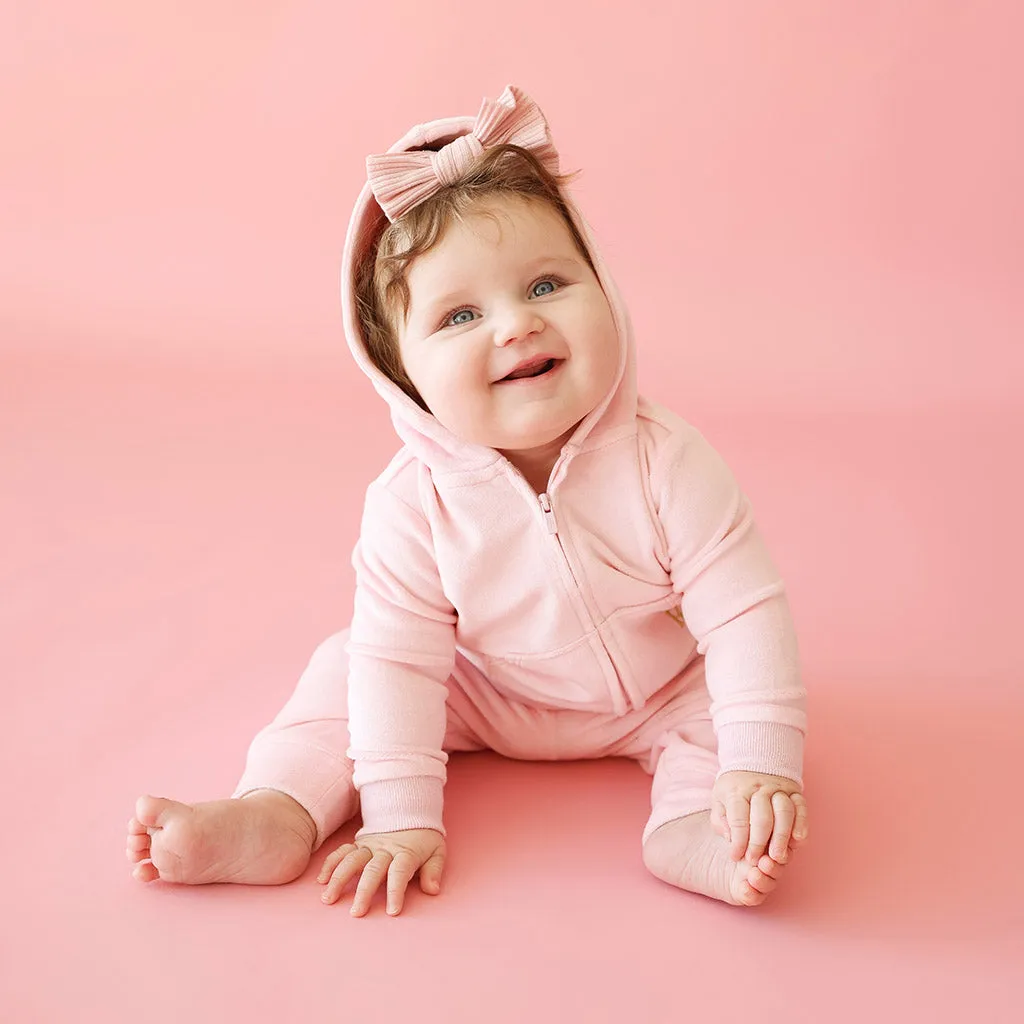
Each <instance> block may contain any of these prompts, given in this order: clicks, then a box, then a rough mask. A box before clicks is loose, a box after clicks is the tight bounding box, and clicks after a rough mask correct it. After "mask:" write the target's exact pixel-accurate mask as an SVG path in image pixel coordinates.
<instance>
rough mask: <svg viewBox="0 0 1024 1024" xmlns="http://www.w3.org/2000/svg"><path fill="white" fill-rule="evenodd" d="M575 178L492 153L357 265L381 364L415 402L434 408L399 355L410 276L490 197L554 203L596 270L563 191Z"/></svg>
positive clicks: (374, 354) (529, 159)
mask: <svg viewBox="0 0 1024 1024" xmlns="http://www.w3.org/2000/svg"><path fill="white" fill-rule="evenodd" d="M574 177H575V174H559V175H553V174H551V173H550V172H549V171H548V170H547V169H546V168H545V167H544V166H543V164H541V162H540V161H539V160H538V159H537V158H536V157H535V156H534V155H533V153H531V152H530V151H529V150H527V149H523V148H522V147H520V146H513V145H501V146H495V147H494V148H493V149H488V150H486V151H485V152H484V153H483V154H482V155H481V156H480V157H479V159H478V160H477V161H476V162H475V163H474V164H473V165H472V166H471V167H470V168H469V169H468V170H467V171H466V172H465V173H464V174H463V175H461V176H460V177H459V179H458V180H457V181H455V182H453V183H452V184H451V185H445V186H444V187H442V188H441V189H439V190H438V191H437V192H435V193H434V194H433V195H432V196H430V197H429V198H428V199H425V200H424V201H423V202H422V203H420V204H419V205H418V206H414V207H413V208H412V209H411V210H409V212H408V213H406V214H405V215H404V216H402V217H400V218H399V219H398V220H396V221H395V222H394V224H390V225H388V226H387V227H386V228H385V229H384V230H383V231H382V232H381V233H380V235H379V236H378V237H377V239H376V240H375V241H374V242H373V244H372V245H370V246H368V248H367V250H366V252H364V253H363V256H362V258H361V259H360V260H359V262H358V265H357V267H356V274H355V277H356V280H355V290H356V309H357V310H358V313H359V321H360V324H361V326H362V330H363V336H364V337H365V339H366V347H367V350H368V352H369V355H370V358H371V359H372V360H373V364H374V365H375V366H376V367H377V369H379V370H380V371H381V372H382V373H383V374H385V376H387V377H389V378H390V379H391V380H392V381H394V382H395V384H397V385H398V386H399V387H400V388H401V389H402V390H403V391H404V392H405V393H406V394H407V395H408V396H409V397H410V398H411V399H412V400H413V401H414V402H416V403H417V404H418V405H419V406H420V407H421V408H423V409H426V408H427V406H426V403H425V402H424V401H423V399H422V398H421V397H420V395H419V393H418V392H417V390H416V388H415V387H414V386H413V383H412V381H411V380H409V377H408V375H407V374H406V372H405V367H404V366H403V365H402V357H401V355H400V354H399V351H398V331H397V325H398V317H399V315H400V316H401V317H402V318H403V319H404V318H405V317H406V316H408V315H409V285H408V283H407V281H406V271H407V270H408V269H409V265H410V264H411V263H412V261H413V260H414V259H416V257H417V256H422V255H423V254H424V253H427V252H429V251H430V250H431V249H433V248H434V246H435V245H437V244H438V242H440V241H441V239H442V237H443V236H444V233H445V231H447V229H448V227H449V226H450V225H451V223H452V222H453V221H462V220H463V219H464V218H465V216H466V214H467V213H469V212H471V211H472V209H473V206H474V205H475V204H477V203H479V202H480V201H481V200H482V199H485V198H487V197H489V196H515V197H518V198H521V199H526V200H531V201H536V202H542V203H546V204H547V205H548V206H550V207H551V208H552V209H553V210H554V211H555V212H556V213H558V214H560V215H561V217H562V219H563V220H564V221H565V223H566V226H567V227H568V228H569V231H570V233H571V234H572V237H573V241H574V242H575V243H576V247H577V248H578V249H579V251H580V255H581V256H583V258H584V259H585V260H586V261H587V264H588V265H589V266H590V268H591V269H592V270H593V269H594V264H593V261H592V260H591V258H590V254H589V253H588V252H587V246H586V243H585V242H584V241H583V238H582V237H581V235H580V233H579V230H578V229H577V227H576V225H575V224H574V223H573V219H572V217H571V216H570V214H569V208H568V206H567V205H566V201H565V198H564V197H563V195H562V192H561V188H562V187H563V186H565V185H567V184H568V183H569V182H570V181H571V180H572V179H573V178H574Z"/></svg>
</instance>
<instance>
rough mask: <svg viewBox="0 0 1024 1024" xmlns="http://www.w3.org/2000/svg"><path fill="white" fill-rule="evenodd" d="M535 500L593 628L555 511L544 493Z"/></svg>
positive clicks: (626, 695)
mask: <svg viewBox="0 0 1024 1024" xmlns="http://www.w3.org/2000/svg"><path fill="white" fill-rule="evenodd" d="M537 500H538V501H539V502H540V508H541V512H543V513H544V522H545V524H546V525H547V528H548V533H550V534H551V535H552V536H553V537H555V538H556V543H557V544H558V550H559V551H560V552H561V554H562V561H563V562H564V563H565V567H566V569H568V570H569V576H570V577H571V578H572V582H573V585H574V586H575V588H576V597H577V599H578V600H579V601H581V602H582V604H583V612H584V614H585V615H586V617H587V621H588V622H589V623H590V625H591V627H593V625H594V619H593V616H592V615H591V614H590V609H589V608H588V607H587V602H586V599H585V598H584V597H583V590H582V588H581V587H580V581H579V580H578V579H577V577H576V573H575V572H573V568H572V562H570V561H569V556H568V555H567V554H566V551H565V545H564V544H563V543H562V538H561V537H559V536H558V523H557V521H556V520H555V510H554V509H553V508H552V507H551V499H550V498H549V497H548V495H547V493H546V492H545V493H544V494H540V495H538V496H537ZM600 642H601V649H602V651H604V656H605V658H606V659H607V661H608V664H609V666H610V667H611V670H612V674H613V675H614V676H615V678H616V680H617V681H618V690H619V694H620V696H621V697H622V699H623V701H624V702H625V706H626V707H627V708H632V707H633V706H634V705H633V701H632V699H631V698H630V696H629V693H628V692H627V691H626V688H625V686H624V685H623V683H622V679H621V677H620V676H619V673H618V671H617V670H616V668H615V659H614V658H612V656H611V655H610V654H609V653H608V648H607V647H605V645H604V641H603V640H601V641H600Z"/></svg>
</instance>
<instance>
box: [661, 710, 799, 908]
mask: <svg viewBox="0 0 1024 1024" xmlns="http://www.w3.org/2000/svg"><path fill="white" fill-rule="evenodd" d="M696 696H697V695H696V694H695V695H694V697H696ZM686 703H690V701H687V702H686ZM699 704H700V701H695V702H694V705H695V706H693V707H689V708H686V712H687V713H686V715H685V717H684V718H683V719H682V721H679V722H678V723H677V724H676V726H675V729H674V731H672V732H668V733H665V734H663V735H662V736H661V737H660V738H659V740H658V743H656V744H655V748H654V750H653V751H652V758H655V759H656V761H657V767H656V768H655V772H654V783H653V786H652V789H651V804H652V812H651V817H650V819H649V820H648V822H647V827H646V828H645V829H644V834H643V858H644V864H645V865H646V866H647V869H648V870H649V871H650V872H651V873H652V874H653V875H656V876H657V877H658V878H660V879H662V880H663V881H665V882H669V883H671V884H672V885H675V886H678V887H679V888H680V889H687V890H689V891H690V892H696V893H701V894H702V895H704V896H711V897H713V898H714V899H718V900H723V901H724V902H726V903H731V904H734V905H736V906H748V907H752V906H756V905H757V904H759V903H763V902H764V901H765V900H766V899H767V898H768V895H769V893H771V892H772V890H773V889H774V888H775V886H776V884H777V883H778V880H779V878H780V876H781V875H782V872H783V868H784V865H783V864H779V863H777V862H776V861H774V860H772V858H771V857H769V856H768V855H767V854H765V855H764V856H763V857H761V858H760V859H759V860H758V862H757V864H750V863H748V862H747V861H745V860H744V861H739V862H737V861H735V860H733V859H732V856H731V854H730V852H729V844H728V843H727V842H726V840H725V838H724V837H723V836H720V835H719V834H718V833H717V832H715V830H714V829H713V828H712V827H711V789H712V787H713V786H714V782H715V777H716V775H717V774H718V754H717V750H718V744H717V740H716V738H715V734H714V729H713V728H712V726H711V717H710V715H709V714H708V713H707V710H706V708H704V707H700V706H699Z"/></svg>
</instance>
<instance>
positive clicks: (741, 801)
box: [711, 772, 807, 864]
mask: <svg viewBox="0 0 1024 1024" xmlns="http://www.w3.org/2000/svg"><path fill="white" fill-rule="evenodd" d="M711 825H712V827H713V828H714V830H715V831H716V832H717V833H718V834H719V835H721V836H724V837H725V838H726V839H727V840H729V842H730V843H731V844H732V848H731V849H730V851H729V853H730V854H731V856H732V859H733V860H737V861H739V860H742V859H743V855H744V853H746V857H747V860H748V861H749V862H750V863H751V864H756V863H757V862H758V860H759V859H760V857H761V856H762V855H763V854H764V853H765V851H766V850H767V853H768V856H769V857H771V859H772V860H773V861H775V862H776V863H777V864H785V863H786V861H788V860H789V851H790V849H796V847H797V846H799V845H800V844H801V843H802V842H803V841H804V840H805V839H806V838H807V801H806V800H805V799H804V797H803V794H802V793H801V792H800V787H799V786H798V785H797V784H796V783H795V782H794V781H793V780H792V779H784V778H782V776H780V775H762V774H760V773H759V772H725V773H723V774H722V776H721V777H720V778H719V779H718V781H717V782H716V783H715V785H714V788H713V790H712V794H711Z"/></svg>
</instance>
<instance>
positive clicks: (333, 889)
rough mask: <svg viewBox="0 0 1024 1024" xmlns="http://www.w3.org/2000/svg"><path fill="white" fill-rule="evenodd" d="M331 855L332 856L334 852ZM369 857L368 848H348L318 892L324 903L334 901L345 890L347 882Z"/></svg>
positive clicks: (357, 872)
mask: <svg viewBox="0 0 1024 1024" xmlns="http://www.w3.org/2000/svg"><path fill="white" fill-rule="evenodd" d="M331 856H332V857H333V856H334V854H332V855H331ZM370 857H371V854H370V851H369V850H363V849H360V848H359V847H358V846H352V847H351V848H350V849H349V852H348V853H347V854H346V855H345V856H344V857H343V858H342V860H341V863H340V864H338V865H337V867H335V869H334V871H333V872H332V874H331V876H330V878H329V879H328V882H327V888H326V889H324V891H323V892H322V893H320V899H322V900H323V901H324V903H334V902H335V901H336V900H337V899H338V897H339V896H341V894H342V893H343V892H344V891H345V887H346V886H347V885H348V883H349V882H350V881H352V879H353V878H355V876H356V875H358V874H359V872H360V871H362V870H363V868H364V867H365V866H366V864H367V862H368V861H369V859H370Z"/></svg>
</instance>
